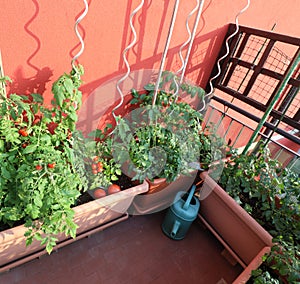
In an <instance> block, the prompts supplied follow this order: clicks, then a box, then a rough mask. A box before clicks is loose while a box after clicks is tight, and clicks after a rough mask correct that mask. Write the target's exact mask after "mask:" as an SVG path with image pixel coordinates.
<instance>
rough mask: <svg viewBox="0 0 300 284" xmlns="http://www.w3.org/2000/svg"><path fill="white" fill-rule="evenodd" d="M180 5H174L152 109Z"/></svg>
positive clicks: (177, 1)
mask: <svg viewBox="0 0 300 284" xmlns="http://www.w3.org/2000/svg"><path fill="white" fill-rule="evenodd" d="M178 5H179V0H176V2H175V5H174V9H173V15H172V20H171V24H170V27H169V33H168V37H167V41H166V45H165V49H164V52H163V55H162V59H161V63H160V68H159V72H158V76H157V81H156V84H155V91H154V96H153V100H152V107H154V106H155V103H156V98H157V93H158V87H159V83H160V78H161V75H162V71H163V68H164V65H165V61H166V57H167V52H168V49H169V45H170V41H171V37H172V33H173V29H174V24H175V20H176V16H177V12H178Z"/></svg>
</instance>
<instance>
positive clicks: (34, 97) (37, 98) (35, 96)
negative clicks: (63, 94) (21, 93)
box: [31, 94, 44, 104]
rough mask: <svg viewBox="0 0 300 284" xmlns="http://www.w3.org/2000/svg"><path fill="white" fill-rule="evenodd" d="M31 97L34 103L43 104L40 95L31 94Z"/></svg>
mask: <svg viewBox="0 0 300 284" xmlns="http://www.w3.org/2000/svg"><path fill="white" fill-rule="evenodd" d="M31 96H32V98H33V101H34V102H37V103H41V104H42V103H43V102H44V98H43V97H42V96H41V95H40V94H31Z"/></svg>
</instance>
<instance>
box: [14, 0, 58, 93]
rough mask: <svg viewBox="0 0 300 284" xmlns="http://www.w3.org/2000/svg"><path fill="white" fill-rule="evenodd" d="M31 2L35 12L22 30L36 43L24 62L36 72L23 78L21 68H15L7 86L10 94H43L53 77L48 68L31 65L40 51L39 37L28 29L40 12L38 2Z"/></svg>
mask: <svg viewBox="0 0 300 284" xmlns="http://www.w3.org/2000/svg"><path fill="white" fill-rule="evenodd" d="M32 2H33V4H34V8H35V11H34V14H33V15H32V17H31V18H30V19H29V20H28V21H27V22H26V24H25V25H24V30H25V32H26V33H27V34H29V35H30V36H31V37H32V38H33V39H34V40H35V42H36V49H35V50H34V51H33V52H32V54H31V55H30V56H29V57H28V59H27V61H26V62H27V65H28V66H30V67H31V68H32V69H34V70H35V71H36V74H35V75H34V76H32V77H30V78H25V77H24V74H23V71H22V68H21V67H19V68H17V70H16V71H15V73H14V75H13V82H12V83H11V84H10V85H9V93H10V94H12V93H17V94H25V95H28V94H31V93H38V94H43V93H44V92H45V90H46V83H47V82H49V81H50V78H51V77H52V75H53V72H52V70H51V69H50V68H49V67H42V68H39V67H37V66H36V65H34V64H33V63H32V59H33V58H34V57H35V56H36V55H37V54H38V52H39V50H40V49H41V41H40V39H39V37H38V36H37V35H36V34H34V33H33V32H32V31H31V30H30V29H29V26H30V25H31V23H32V22H33V21H34V20H35V19H36V18H37V16H38V14H39V11H40V8H39V3H38V1H37V0H32Z"/></svg>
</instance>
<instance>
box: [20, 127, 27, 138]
mask: <svg viewBox="0 0 300 284" xmlns="http://www.w3.org/2000/svg"><path fill="white" fill-rule="evenodd" d="M19 134H20V135H22V136H24V137H26V136H28V132H27V131H26V129H25V128H23V129H20V130H19Z"/></svg>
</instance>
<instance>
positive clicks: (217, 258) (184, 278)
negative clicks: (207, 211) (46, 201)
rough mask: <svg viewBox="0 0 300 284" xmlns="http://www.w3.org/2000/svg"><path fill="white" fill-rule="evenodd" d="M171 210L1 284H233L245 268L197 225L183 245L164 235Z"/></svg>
mask: <svg viewBox="0 0 300 284" xmlns="http://www.w3.org/2000/svg"><path fill="white" fill-rule="evenodd" d="M164 214H165V212H159V213H155V214H151V215H144V216H132V217H129V219H128V220H126V221H124V222H121V223H119V224H117V225H114V226H112V227H110V228H107V229H105V230H104V231H102V232H99V233H96V234H94V235H92V236H90V237H88V238H84V239H82V240H78V241H76V242H74V243H72V244H70V245H67V246H65V247H63V248H60V249H59V250H58V251H56V252H53V253H52V254H51V255H44V256H42V257H40V258H38V259H35V260H33V261H31V262H28V263H26V264H23V265H21V266H19V267H16V268H13V269H12V270H10V271H9V272H4V273H2V274H0V283H1V284H12V283H20V284H21V283H22V284H34V283H37V284H50V283H51V284H52V283H55V284H68V283H72V284H73V283H75V284H77V283H79V284H81V283H89V284H93V283H95V284H101V283H105V284H112V283H114V284H123V283H124V284H146V283H157V284H160V283H161V284H168V283H172V284H176V283H177V284H182V283H188V284H194V283H195V284H201V283H203V284H216V283H219V284H221V283H232V280H233V279H234V278H235V277H236V276H237V275H238V274H239V272H240V271H241V268H240V267H239V266H238V265H236V266H231V265H230V264H229V263H228V262H227V260H226V259H225V258H224V257H223V256H222V255H221V251H222V250H223V248H222V246H221V244H220V243H218V241H217V240H216V239H214V237H212V235H211V234H210V232H209V231H208V230H205V229H204V227H203V226H202V225H201V224H200V222H199V221H195V222H194V223H193V224H192V226H191V227H190V229H189V231H188V233H187V235H186V237H185V238H184V239H183V240H180V241H174V240H171V239H169V238H168V237H167V236H165V235H164V234H163V233H162V230H161V223H162V222H163V218H164Z"/></svg>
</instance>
